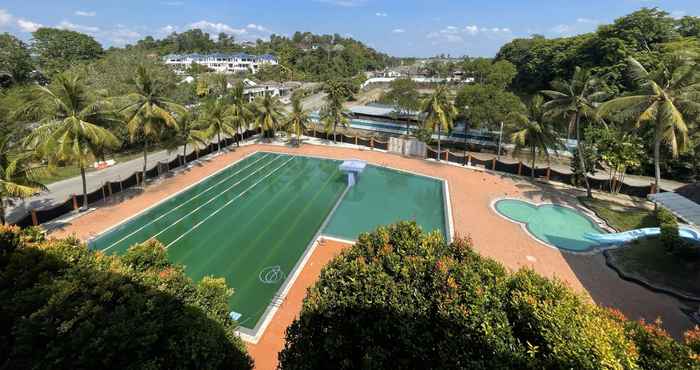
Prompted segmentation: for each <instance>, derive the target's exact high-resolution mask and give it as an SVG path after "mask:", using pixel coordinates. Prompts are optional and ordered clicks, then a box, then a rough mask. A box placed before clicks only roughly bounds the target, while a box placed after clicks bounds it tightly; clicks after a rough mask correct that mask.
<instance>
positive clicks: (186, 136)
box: [163, 112, 207, 165]
mask: <svg viewBox="0 0 700 370" xmlns="http://www.w3.org/2000/svg"><path fill="white" fill-rule="evenodd" d="M175 118H176V119H177V130H175V129H173V130H175V132H174V133H173V135H170V136H169V137H170V139H169V140H166V141H165V142H164V143H163V144H164V147H165V149H167V150H168V151H169V152H171V153H172V152H174V151H177V150H178V149H180V147H182V160H181V161H180V163H181V164H182V165H184V164H185V161H186V158H187V146H188V145H190V146H192V147H193V148H194V150H195V151H196V152H198V151H199V149H200V148H202V147H204V146H206V141H207V140H206V138H207V134H206V132H204V131H203V130H201V129H200V127H199V126H198V125H197V117H196V116H195V115H194V113H192V112H185V113H184V114H178V115H177V116H176V117H175Z"/></svg>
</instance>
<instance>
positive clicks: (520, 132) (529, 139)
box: [506, 95, 559, 179]
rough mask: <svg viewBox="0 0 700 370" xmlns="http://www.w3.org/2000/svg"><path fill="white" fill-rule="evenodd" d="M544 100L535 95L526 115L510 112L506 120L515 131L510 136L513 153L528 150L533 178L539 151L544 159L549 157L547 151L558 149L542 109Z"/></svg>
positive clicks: (557, 141)
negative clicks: (513, 147)
mask: <svg viewBox="0 0 700 370" xmlns="http://www.w3.org/2000/svg"><path fill="white" fill-rule="evenodd" d="M543 104H544V99H542V96H540V95H536V96H535V97H534V98H533V99H532V102H531V103H530V105H529V106H528V109H527V114H524V113H520V112H511V113H510V114H508V116H507V118H506V120H507V122H508V123H509V124H510V125H512V126H513V127H514V129H515V131H513V132H512V133H511V135H510V140H511V142H512V143H513V144H514V145H515V149H514V151H515V152H516V153H517V152H520V151H522V150H523V149H528V150H529V151H530V155H531V159H532V161H531V166H530V167H531V171H530V176H531V177H532V178H533V179H534V178H535V159H536V158H537V152H538V151H539V152H540V153H541V154H543V155H544V156H545V157H547V158H548V157H549V149H555V150H556V149H557V148H558V147H559V139H558V137H557V133H556V131H555V130H554V128H553V127H552V125H551V124H550V123H549V122H548V121H547V119H546V117H545V114H544V109H543V107H542V106H543Z"/></svg>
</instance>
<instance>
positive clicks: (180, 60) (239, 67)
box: [163, 53, 278, 74]
mask: <svg viewBox="0 0 700 370" xmlns="http://www.w3.org/2000/svg"><path fill="white" fill-rule="evenodd" d="M163 62H164V63H165V64H166V65H168V66H170V67H172V68H174V69H175V71H176V72H178V73H184V72H185V70H186V69H187V68H188V67H189V66H191V65H192V63H196V64H199V65H202V66H205V67H207V68H209V69H211V70H213V71H214V72H218V73H231V74H234V73H246V72H250V73H257V71H258V69H259V68H260V67H261V66H263V65H277V64H278V62H277V58H276V57H275V56H274V55H271V54H264V55H252V54H247V53H211V54H198V53H192V54H168V55H166V56H164V57H163Z"/></svg>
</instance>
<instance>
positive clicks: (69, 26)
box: [58, 21, 100, 33]
mask: <svg viewBox="0 0 700 370" xmlns="http://www.w3.org/2000/svg"><path fill="white" fill-rule="evenodd" d="M58 28H63V29H66V30H71V31H78V32H85V33H96V32H99V31H100V28H99V27H95V26H86V25H82V24H75V23H71V22H69V21H62V22H61V23H59V24H58Z"/></svg>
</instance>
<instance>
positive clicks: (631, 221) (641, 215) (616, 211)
mask: <svg viewBox="0 0 700 370" xmlns="http://www.w3.org/2000/svg"><path fill="white" fill-rule="evenodd" d="M578 200H579V202H581V204H583V205H584V206H585V207H586V208H588V209H590V210H593V211H594V212H595V213H596V214H597V215H598V217H600V218H602V219H603V220H605V221H606V222H607V223H608V225H610V226H612V227H613V228H615V229H617V230H619V231H627V230H633V229H639V228H643V227H656V226H658V224H657V223H656V216H654V211H652V210H648V209H644V208H635V207H625V206H622V205H620V204H618V203H615V202H611V201H608V200H603V199H595V198H594V199H592V200H589V199H588V198H586V197H579V198H578Z"/></svg>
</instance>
